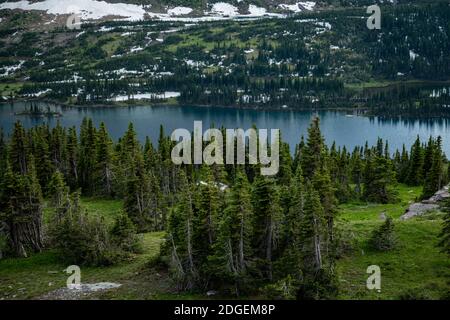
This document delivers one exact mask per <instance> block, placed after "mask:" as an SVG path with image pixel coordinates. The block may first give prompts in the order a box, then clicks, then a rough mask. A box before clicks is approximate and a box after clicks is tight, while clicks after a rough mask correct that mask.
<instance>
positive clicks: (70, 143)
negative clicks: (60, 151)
mask: <svg viewBox="0 0 450 320" xmlns="http://www.w3.org/2000/svg"><path fill="white" fill-rule="evenodd" d="M78 167H79V165H78V137H77V131H76V129H75V128H69V131H68V137H67V183H68V185H69V186H70V187H71V188H72V189H76V188H77V187H78V186H79V176H78Z"/></svg>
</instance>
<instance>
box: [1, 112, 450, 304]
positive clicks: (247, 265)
mask: <svg viewBox="0 0 450 320" xmlns="http://www.w3.org/2000/svg"><path fill="white" fill-rule="evenodd" d="M160 132H161V133H160V138H159V142H158V147H157V148H155V147H153V145H152V143H151V142H150V140H149V139H147V140H146V142H145V144H144V146H142V145H141V144H140V142H139V140H138V139H137V135H136V132H135V130H134V127H133V125H131V124H130V126H129V128H128V130H127V131H126V133H125V134H124V136H123V137H122V138H121V139H119V141H117V142H114V141H112V139H111V138H110V137H109V135H108V132H107V130H106V127H105V126H104V125H103V124H101V125H100V126H99V128H98V129H97V128H95V127H94V125H93V123H92V121H91V120H89V119H85V120H84V121H83V124H82V126H81V130H80V137H79V138H78V136H77V133H76V129H75V128H70V129H68V130H67V131H66V130H65V129H64V128H62V127H60V126H56V127H55V128H53V129H51V130H50V129H49V128H48V127H47V126H39V127H37V128H33V129H31V130H28V131H27V130H25V129H24V128H23V127H22V126H21V124H20V123H17V124H16V126H15V129H14V131H13V134H12V136H11V139H10V140H9V141H7V142H2V141H4V140H3V139H0V166H1V167H0V168H2V167H3V168H5V169H2V172H1V174H2V175H3V179H2V184H1V187H0V213H1V216H0V217H1V219H0V234H1V236H0V237H1V239H2V240H1V241H2V247H1V248H0V250H1V252H2V255H3V254H12V253H15V254H20V255H25V254H28V251H29V252H32V251H39V250H41V249H42V247H43V246H42V240H41V239H42V237H43V233H42V227H41V225H40V221H41V219H42V197H41V195H40V193H41V192H40V185H41V184H42V183H46V185H45V186H44V187H45V190H46V192H47V197H48V200H49V202H48V203H49V205H50V206H51V207H52V208H53V209H54V211H55V213H54V215H53V217H52V221H51V227H50V230H49V237H48V238H49V239H50V240H51V241H50V243H49V245H50V246H53V247H54V248H56V249H58V250H59V252H60V254H61V257H63V258H64V259H66V260H65V262H69V263H77V264H86V265H105V264H111V263H115V262H117V261H120V260H121V259H123V258H126V257H130V253H134V252H139V250H140V239H139V236H138V235H137V232H148V231H157V230H158V231H159V230H165V231H166V235H167V236H166V241H165V242H164V244H163V245H162V247H161V258H160V261H161V262H164V263H165V264H166V265H167V266H168V267H169V272H170V276H171V278H172V279H173V280H174V282H175V283H176V285H177V289H179V290H206V289H214V290H220V291H221V292H223V293H226V294H232V295H235V296H239V295H242V294H253V293H255V292H256V289H258V288H265V289H264V290H263V291H264V292H265V293H266V294H267V295H268V296H271V297H276V298H277V299H292V298H299V299H329V298H334V297H335V296H336V294H337V288H338V286H337V276H336V272H335V260H336V258H338V257H340V256H344V255H346V254H348V253H349V252H351V250H352V245H353V243H352V239H349V238H345V237H343V235H342V233H338V234H335V223H334V220H335V216H336V214H337V212H338V211H337V208H338V207H337V204H338V201H340V202H344V203H345V202H349V201H352V200H358V201H371V202H381V203H388V202H393V201H395V200H396V193H395V185H396V174H397V175H399V176H401V179H402V180H404V181H406V180H408V179H409V178H411V177H412V178H413V179H412V180H414V179H416V180H415V182H414V183H418V181H419V180H420V179H419V178H418V177H419V176H420V177H421V181H422V182H419V183H424V182H425V187H424V191H425V190H433V191H434V190H435V189H436V188H437V187H438V186H442V184H443V183H444V180H446V179H444V178H443V177H444V175H443V174H444V168H443V163H444V162H445V161H446V160H445V159H444V156H443V154H442V151H441V146H440V145H441V141H440V139H437V140H433V139H430V141H429V143H428V144H427V145H425V146H422V145H421V143H420V141H416V144H415V146H414V147H413V148H412V150H413V155H412V156H411V157H410V156H409V154H408V152H406V150H405V149H404V150H403V151H402V153H401V154H400V152H399V151H396V152H394V156H393V157H392V158H391V155H390V153H389V148H388V145H387V142H384V141H382V140H381V139H380V140H379V141H378V142H377V145H376V146H374V147H372V148H371V147H369V146H368V144H366V146H365V147H356V148H355V149H354V150H353V152H352V153H350V152H348V151H347V149H346V148H345V147H343V148H339V147H336V146H335V145H333V146H332V147H331V148H330V149H328V148H327V146H326V145H325V143H324V139H323V137H322V134H321V131H320V127H319V120H318V119H317V118H316V119H314V120H313V122H312V124H311V126H310V128H309V132H308V137H307V139H306V140H303V139H302V140H301V142H300V144H299V145H298V147H297V148H296V154H295V157H294V159H293V158H291V155H290V153H289V148H288V146H287V144H285V143H284V142H282V143H281V144H280V146H281V158H280V165H281V167H280V171H279V173H278V175H277V176H274V177H265V176H262V175H260V172H259V167H258V166H257V165H256V166H255V165H245V166H235V165H226V166H219V165H215V166H212V167H207V166H184V165H183V166H175V165H174V164H173V163H172V161H171V158H170V153H171V149H172V147H173V143H172V142H171V141H170V139H169V138H168V137H167V136H166V135H165V133H164V128H161V130H160ZM0 138H1V135H0ZM424 150H425V151H424ZM423 154H425V157H426V158H427V159H430V161H431V164H429V166H425V164H424V160H423V157H422V155H423ZM414 155H415V156H414ZM417 156H419V157H418V159H419V161H417ZM1 159H4V160H3V162H2V161H1ZM12 160H14V161H15V163H14V164H15V165H14V166H13V164H12V163H11V162H10V161H12ZM427 161H428V160H427ZM21 162H23V163H24V164H23V165H21ZM35 163H39V165H38V166H36V165H35ZM417 163H419V165H417ZM43 164H48V165H47V166H44V165H43ZM424 167H426V168H428V167H429V169H426V170H428V172H424V171H423V168H424ZM411 168H419V169H418V170H421V171H422V172H421V173H420V175H416V174H413V169H411ZM293 172H295V174H294V175H293V174H292V173H293ZM66 181H67V184H66ZM352 186H355V187H354V188H353V187H352ZM75 190H81V191H80V192H81V194H83V195H87V196H91V195H98V196H102V197H108V198H111V197H117V198H119V199H124V207H123V208H124V213H123V214H121V215H119V216H118V217H117V219H116V220H115V222H114V225H113V226H111V229H110V228H109V226H106V225H105V222H104V221H101V220H100V219H98V218H96V217H94V216H91V215H89V214H87V213H86V212H85V211H84V210H83V208H81V207H80V204H79V196H80V194H79V193H78V192H75V193H74V194H73V192H74V191H75ZM71 192H72V195H71ZM430 192H431V191H430ZM18 209H20V210H18ZM17 219H19V220H20V223H21V224H20V225H18V224H17V223H16V221H19V220H17ZM18 226H19V227H18ZM24 226H25V227H27V228H28V226H30V227H31V230H37V231H36V232H33V233H27V234H25V235H23V236H20V237H19V238H17V235H20V234H21V230H22V229H21V228H22V227H24ZM444 230H446V229H445V228H444ZM15 236H16V238H14V237H15ZM17 239H19V240H20V241H17ZM30 239H31V240H30ZM443 239H444V240H443V241H444V243H445V241H446V240H445V239H446V238H445V236H443ZM394 240H395V236H394V231H393V225H392V221H391V220H389V221H386V223H385V224H383V226H382V227H381V228H380V229H377V230H376V231H375V232H374V236H373V237H372V240H371V245H373V246H374V247H376V248H378V249H377V250H388V249H391V248H392V246H393V245H394V244H395V241H394ZM5 243H6V246H5Z"/></svg>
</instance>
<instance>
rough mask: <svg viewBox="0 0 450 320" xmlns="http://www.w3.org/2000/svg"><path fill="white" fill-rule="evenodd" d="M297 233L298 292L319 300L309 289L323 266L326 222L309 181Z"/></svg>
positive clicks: (318, 199)
mask: <svg viewBox="0 0 450 320" xmlns="http://www.w3.org/2000/svg"><path fill="white" fill-rule="evenodd" d="M298 232H299V243H300V255H301V267H302V275H303V278H302V286H301V289H300V292H301V295H302V296H306V297H310V298H311V297H312V298H319V297H317V293H316V292H315V291H316V290H314V289H311V287H314V286H315V282H316V276H317V275H318V274H319V272H320V270H321V269H322V268H323V266H324V262H323V254H322V247H323V240H324V234H325V233H326V221H325V217H324V210H323V207H322V205H321V203H320V196H319V193H318V192H317V191H316V190H315V189H314V187H313V185H312V184H311V183H310V182H309V181H307V182H306V186H305V200H304V207H303V214H302V219H301V220H300V224H299V230H298Z"/></svg>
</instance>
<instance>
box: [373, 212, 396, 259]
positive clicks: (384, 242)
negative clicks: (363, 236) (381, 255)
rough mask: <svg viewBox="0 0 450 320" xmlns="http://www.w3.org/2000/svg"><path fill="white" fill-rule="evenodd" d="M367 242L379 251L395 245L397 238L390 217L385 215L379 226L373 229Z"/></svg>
mask: <svg viewBox="0 0 450 320" xmlns="http://www.w3.org/2000/svg"><path fill="white" fill-rule="evenodd" d="M369 242H370V245H371V246H372V248H374V249H376V250H379V251H389V250H392V249H393V248H394V247H395V245H396V243H397V240H396V236H395V231H394V222H393V220H392V218H391V217H387V219H386V221H385V222H384V223H383V224H382V225H381V227H380V228H378V229H376V230H374V232H373V233H372V237H371V238H370V241H369Z"/></svg>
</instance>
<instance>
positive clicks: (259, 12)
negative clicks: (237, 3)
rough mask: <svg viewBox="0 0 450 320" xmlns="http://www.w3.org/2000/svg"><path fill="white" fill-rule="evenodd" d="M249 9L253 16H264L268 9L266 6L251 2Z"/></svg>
mask: <svg viewBox="0 0 450 320" xmlns="http://www.w3.org/2000/svg"><path fill="white" fill-rule="evenodd" d="M248 11H249V12H250V15H251V16H257V17H260V16H263V15H265V14H266V13H267V10H266V9H265V8H261V7H258V6H255V5H254V4H251V5H250V6H249V7H248Z"/></svg>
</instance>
